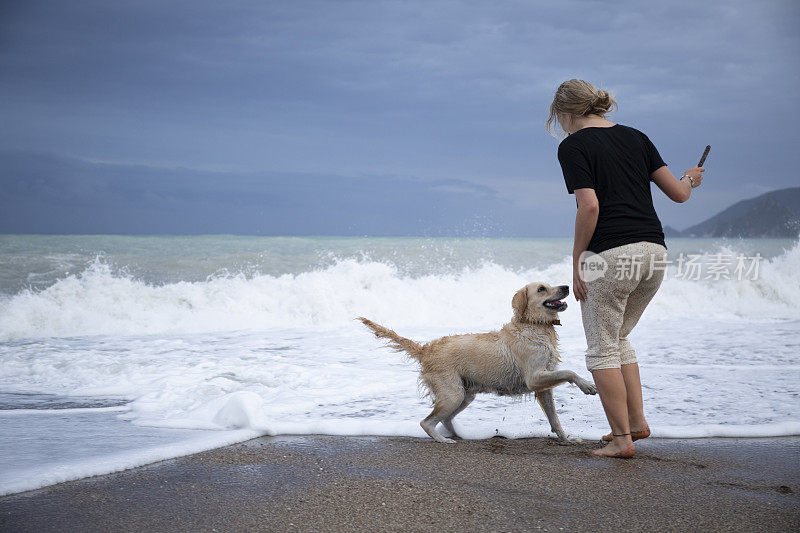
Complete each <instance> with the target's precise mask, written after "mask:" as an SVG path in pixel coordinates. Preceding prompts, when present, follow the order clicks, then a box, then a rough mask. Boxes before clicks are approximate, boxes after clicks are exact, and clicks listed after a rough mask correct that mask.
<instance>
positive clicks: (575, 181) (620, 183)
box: [546, 79, 705, 457]
mask: <svg viewBox="0 0 800 533" xmlns="http://www.w3.org/2000/svg"><path fill="white" fill-rule="evenodd" d="M615 106H616V101H615V100H614V98H612V97H611V95H610V94H609V93H608V92H606V91H603V90H599V89H597V88H595V87H594V86H593V85H592V84H591V83H588V82H586V81H583V80H578V79H572V80H569V81H565V82H564V83H562V84H561V85H560V86H559V87H558V90H557V91H556V94H555V98H554V99H553V103H552V104H551V105H550V116H549V118H548V119H547V123H546V126H547V130H548V131H550V132H551V133H552V127H553V126H554V125H555V123H556V121H558V124H559V125H560V126H561V128H562V129H563V130H564V132H566V133H567V137H566V138H564V139H563V140H562V141H561V143H560V144H559V146H558V160H559V162H560V163H561V169H562V171H563V173H564V181H565V182H566V185H567V191H568V192H569V193H570V194H575V200H576V201H577V204H578V213H577V215H576V217H575V243H574V246H573V250H572V272H573V273H572V283H573V292H574V294H575V298H576V299H577V300H578V301H580V303H581V315H582V318H583V328H584V332H585V334H586V345H587V350H586V367H587V368H588V370H589V371H590V372H591V373H592V376H593V377H594V382H595V384H596V385H597V391H598V393H599V394H600V400H601V401H602V403H603V409H604V410H605V413H606V417H607V418H608V423H609V425H610V426H611V433H610V434H608V435H606V436H604V437H603V440H604V441H608V442H609V444H607V445H606V446H605V447H603V448H601V449H598V450H594V451H593V452H592V453H593V454H594V455H598V456H604V457H632V456H633V455H634V454H635V453H636V450H635V447H634V444H633V441H635V440H638V439H643V438H646V437H648V436H649V435H650V428H649V427H648V425H647V420H646V419H645V416H644V410H643V406H642V385H641V382H640V381H639V365H638V364H637V362H636V356H635V352H634V350H633V348H632V347H631V345H630V343H629V342H628V339H627V336H628V334H630V332H631V330H632V329H633V327H634V326H635V325H636V322H637V321H638V320H639V317H641V315H642V312H643V311H644V309H645V307H646V306H647V304H648V303H649V302H650V300H651V299H652V298H653V296H654V295H655V293H656V291H657V290H658V287H659V286H660V285H661V281H662V279H663V277H664V267H665V266H666V250H667V248H666V245H665V243H664V232H663V230H662V227H661V221H660V220H659V219H658V215H656V211H655V209H654V208H653V199H652V196H651V194H650V181H651V180H652V181H654V182H655V184H656V185H657V186H658V188H659V189H661V190H662V191H663V192H664V194H666V195H667V196H668V197H669V198H670V199H671V200H673V201H675V202H685V201H686V200H688V199H689V197H690V196H691V191H692V189H693V188H695V187H698V186H700V184H701V183H702V181H703V177H702V172H703V171H704V170H705V169H704V168H702V167H693V168H690V169H688V170H686V172H684V173H683V176H681V178H680V179H679V180H678V179H675V176H673V175H672V173H671V172H670V171H669V169H668V168H667V166H666V164H665V163H664V161H663V160H662V159H661V156H660V155H659V153H658V150H656V148H655V146H654V145H653V143H652V142H650V139H648V138H647V135H645V134H644V133H642V132H641V131H639V130H637V129H635V128H632V127H629V126H625V125H622V124H614V123H613V122H609V121H608V120H606V118H605V116H606V114H607V113H609V111H611V109H612V107H615ZM593 254H599V257H598V256H595V255H593ZM585 259H589V263H591V265H592V266H594V267H597V266H598V265H599V266H603V265H606V266H607V270H606V271H605V274H604V275H598V274H597V272H598V270H596V269H595V270H592V271H591V273H592V274H593V275H591V276H590V275H589V273H590V271H589V270H586V271H582V266H585V265H586V262H585ZM603 261H604V262H605V263H603ZM598 276H599V277H598ZM594 278H597V279H594Z"/></svg>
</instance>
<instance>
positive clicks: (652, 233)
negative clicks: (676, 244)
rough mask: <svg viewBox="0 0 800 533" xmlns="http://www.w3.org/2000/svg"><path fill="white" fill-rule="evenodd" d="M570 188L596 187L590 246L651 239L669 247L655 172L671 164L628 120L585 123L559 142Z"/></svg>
mask: <svg viewBox="0 0 800 533" xmlns="http://www.w3.org/2000/svg"><path fill="white" fill-rule="evenodd" d="M558 161H559V163H561V169H562V171H563V172H564V181H565V183H566V185H567V191H569V193H570V194H573V192H574V191H575V189H583V188H586V187H588V188H591V189H594V190H595V193H596V194H597V200H598V202H599V204H600V212H599V214H598V216H597V227H596V228H595V230H594V234H593V235H592V239H591V240H590V241H589V246H588V248H587V249H588V250H589V251H591V252H595V253H600V252H602V251H604V250H608V249H609V248H614V247H616V246H622V245H624V244H630V243H632V242H639V241H648V242H654V243H658V244H661V245H663V246H666V244H665V243H664V230H663V229H662V227H661V221H660V220H659V219H658V215H656V210H655V208H654V207H653V197H652V195H651V194H650V181H651V179H650V175H651V174H652V173H653V171H654V170H656V169H658V168H660V167H662V166H664V165H665V164H666V163H664V161H663V160H662V159H661V156H660V155H659V153H658V150H656V147H655V146H653V143H652V142H650V139H648V138H647V135H645V134H644V133H642V132H641V131H639V130H637V129H636V128H631V127H630V126H624V125H622V124H615V125H614V126H611V127H589V128H583V129H580V130H578V131H576V132H575V133H573V134H572V135H570V136H568V137H566V138H565V139H564V140H563V141H561V144H559V145H558Z"/></svg>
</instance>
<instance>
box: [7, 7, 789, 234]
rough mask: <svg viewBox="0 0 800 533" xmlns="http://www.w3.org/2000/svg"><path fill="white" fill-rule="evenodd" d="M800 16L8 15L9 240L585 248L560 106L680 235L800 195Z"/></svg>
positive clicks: (727, 12) (694, 10)
mask: <svg viewBox="0 0 800 533" xmlns="http://www.w3.org/2000/svg"><path fill="white" fill-rule="evenodd" d="M798 29H800V3H799V2H796V1H771V0H759V1H755V0H753V1H748V2H745V1H739V0H723V1H719V0H707V1H703V2H697V1H696V0H693V1H675V2H670V1H659V2H647V1H645V2H643V1H641V0H635V1H628V0H615V1H599V0H583V1H572V0H563V1H559V2H552V1H497V2H479V1H468V0H462V1H436V0H429V1H423V2H412V1H408V2H401V1H384V0H368V1H356V0H352V1H351V0H341V1H319V2H317V1H303V0H293V1H280V2H278V1H271V2H270V1H255V2H233V1H232V2H216V1H215V2H210V1H205V0H194V1H191V2H170V1H165V0H158V1H149V0H143V1H137V2H108V1H106V0H98V1H78V0H76V1H71V2H40V1H37V0H26V1H25V2H3V3H2V4H0V117H2V123H3V126H2V128H0V233H178V234H196V233H237V234H261V235H425V236H437V235H456V236H509V237H549V236H569V235H571V233H572V228H573V224H574V215H575V200H574V197H573V196H570V195H568V194H567V191H566V188H565V186H564V181H563V177H562V174H561V169H560V167H559V165H558V160H557V158H556V150H557V146H558V140H557V139H555V138H553V137H551V136H549V135H548V134H547V132H546V131H545V129H544V121H545V119H546V117H547V109H548V106H549V104H550V102H551V101H552V97H553V94H554V92H555V89H556V87H557V86H558V85H559V83H561V82H562V81H564V80H567V79H570V78H582V79H586V80H588V81H590V82H592V83H594V84H595V85H597V86H598V87H600V88H603V89H606V90H608V91H609V92H611V93H612V94H613V95H614V96H615V97H616V99H617V101H618V103H619V109H618V110H617V111H616V112H615V113H614V114H613V115H612V116H611V117H610V118H611V120H612V121H613V122H617V123H622V124H626V125H630V126H633V127H636V128H638V129H640V130H642V131H644V132H645V133H646V134H647V135H648V136H649V137H650V139H651V140H652V141H653V142H654V144H655V145H656V147H657V148H658V150H659V152H660V153H661V156H662V158H663V159H664V161H665V162H666V163H667V164H668V165H669V167H670V169H671V170H672V171H673V173H674V174H676V175H677V176H680V174H681V173H682V172H683V170H684V169H686V168H688V167H691V166H693V165H695V164H696V163H697V159H698V158H699V156H700V154H701V152H702V150H703V148H704V147H705V145H706V144H711V145H712V150H711V154H710V156H709V159H708V162H707V164H706V167H707V168H708V171H707V173H706V177H705V181H704V183H703V186H702V187H701V188H700V189H698V190H696V191H695V192H694V195H693V198H692V199H691V200H690V201H689V202H687V203H685V204H674V203H671V202H670V201H669V200H667V199H666V198H665V197H664V195H663V194H662V193H661V192H660V191H659V190H658V189H657V188H655V187H654V189H653V196H654V199H655V205H656V209H657V211H658V213H659V215H660V217H661V220H662V222H663V223H664V224H666V225H670V226H673V227H676V228H678V229H683V228H686V227H688V226H691V225H693V224H695V223H697V222H700V221H702V220H704V219H706V218H708V217H709V216H711V215H713V214H715V213H717V212H718V211H720V210H722V209H724V208H725V207H727V206H729V205H730V204H732V203H734V202H736V201H738V200H741V199H744V198H749V197H753V196H756V195H759V194H762V193H764V192H767V191H770V190H775V189H780V188H785V187H792V186H798V185H800V178H798V173H797V170H796V168H795V167H796V164H795V154H796V152H797V146H798V141H800V135H798V127H797V124H798V123H799V122H800V61H798V60H799V59H800V31H798Z"/></svg>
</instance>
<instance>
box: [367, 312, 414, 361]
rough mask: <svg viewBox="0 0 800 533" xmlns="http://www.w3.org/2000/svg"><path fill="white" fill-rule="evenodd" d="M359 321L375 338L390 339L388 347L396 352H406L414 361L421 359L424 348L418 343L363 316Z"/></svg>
mask: <svg viewBox="0 0 800 533" xmlns="http://www.w3.org/2000/svg"><path fill="white" fill-rule="evenodd" d="M358 319H359V320H360V321H361V322H363V323H364V325H365V326H367V327H368V328H369V329H371V330H372V332H373V333H375V336H376V337H378V338H381V339H388V340H389V342H388V345H389V347H390V348H392V349H393V350H394V351H396V352H406V353H407V354H408V355H409V356H411V357H413V358H414V359H419V356H420V354H421V353H422V346H420V345H419V344H417V343H416V342H414V341H412V340H411V339H406V338H405V337H401V336H400V335H398V334H397V333H395V332H394V331H392V330H391V329H388V328H385V327H383V326H381V325H380V324H376V323H375V322H373V321H372V320H370V319H368V318H364V317H363V316H360V317H358Z"/></svg>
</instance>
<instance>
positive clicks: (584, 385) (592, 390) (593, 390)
mask: <svg viewBox="0 0 800 533" xmlns="http://www.w3.org/2000/svg"><path fill="white" fill-rule="evenodd" d="M576 385H577V386H578V387H579V388H580V389H581V391H583V393H584V394H597V387H595V386H594V385H593V384H592V383H589V382H588V381H579V382H578V383H576Z"/></svg>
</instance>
